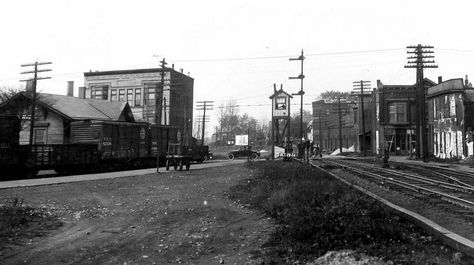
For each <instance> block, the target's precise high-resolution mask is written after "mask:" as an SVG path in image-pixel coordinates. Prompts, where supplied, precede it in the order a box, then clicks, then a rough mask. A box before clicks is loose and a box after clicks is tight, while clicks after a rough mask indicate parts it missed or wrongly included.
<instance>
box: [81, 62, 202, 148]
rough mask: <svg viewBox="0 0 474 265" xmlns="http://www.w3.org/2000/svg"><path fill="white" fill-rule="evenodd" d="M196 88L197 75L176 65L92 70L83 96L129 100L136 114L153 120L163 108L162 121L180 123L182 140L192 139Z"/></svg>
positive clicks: (171, 124)
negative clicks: (186, 71) (195, 77)
mask: <svg viewBox="0 0 474 265" xmlns="http://www.w3.org/2000/svg"><path fill="white" fill-rule="evenodd" d="M162 73H164V77H163V79H164V83H163V85H162V84H161V80H162V76H161V74H162ZM193 89H194V79H193V78H191V77H189V76H187V75H185V74H183V73H182V71H180V72H178V71H175V70H174V67H172V68H164V69H162V68H149V69H132V70H116V71H94V72H93V71H90V72H85V73H84V87H83V88H80V89H79V97H84V98H89V99H100V100H106V101H109V102H127V103H128V105H129V106H130V108H131V110H132V112H133V114H134V116H135V117H136V118H138V119H140V120H144V121H148V122H150V123H157V122H156V121H155V117H156V116H159V115H156V114H157V113H156V111H159V109H161V121H160V122H159V124H161V125H170V126H173V127H177V128H178V135H180V136H181V139H179V140H182V141H183V142H184V143H191V138H192V117H193ZM157 99H158V100H159V101H160V102H157ZM157 104H158V106H157Z"/></svg>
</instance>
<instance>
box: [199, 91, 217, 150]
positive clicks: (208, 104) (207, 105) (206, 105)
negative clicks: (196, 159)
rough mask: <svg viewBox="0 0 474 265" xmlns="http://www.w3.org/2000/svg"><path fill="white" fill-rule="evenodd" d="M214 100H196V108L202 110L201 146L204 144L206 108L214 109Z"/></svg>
mask: <svg viewBox="0 0 474 265" xmlns="http://www.w3.org/2000/svg"><path fill="white" fill-rule="evenodd" d="M213 104H214V101H209V100H204V101H196V107H197V108H196V110H202V111H203V114H202V128H201V129H202V133H201V146H203V145H204V128H205V125H206V110H213V109H214V105H213Z"/></svg>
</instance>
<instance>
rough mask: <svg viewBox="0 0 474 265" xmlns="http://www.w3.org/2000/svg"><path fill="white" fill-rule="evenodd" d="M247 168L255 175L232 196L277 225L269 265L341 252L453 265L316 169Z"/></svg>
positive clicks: (425, 240) (433, 245) (375, 205)
mask: <svg viewBox="0 0 474 265" xmlns="http://www.w3.org/2000/svg"><path fill="white" fill-rule="evenodd" d="M248 166H249V167H251V169H252V171H253V172H254V173H253V174H252V176H251V177H250V178H249V179H247V180H245V181H244V182H242V183H240V184H239V185H238V186H235V187H233V188H232V190H231V194H232V196H233V197H234V198H235V199H238V200H240V202H242V203H245V204H250V205H251V206H252V207H255V208H257V209H260V210H262V211H263V212H265V213H266V214H268V215H269V216H271V217H272V218H273V219H274V220H275V222H276V224H277V229H276V231H275V233H274V234H273V235H272V237H271V240H270V242H268V244H267V246H269V248H268V249H270V252H269V253H268V255H267V257H266V258H267V260H266V264H281V263H291V262H294V261H295V260H299V261H307V260H312V259H314V258H315V257H319V256H321V255H323V254H325V253H326V252H327V251H331V250H341V249H353V250H356V251H359V252H362V253H366V254H369V255H373V256H378V257H384V258H385V259H387V260H391V261H393V262H395V263H396V264H420V262H422V263H423V264H424V263H425V262H428V263H429V264H448V263H449V256H448V254H450V253H445V256H443V252H446V250H445V248H442V247H441V245H439V244H438V243H437V242H436V241H434V240H433V239H432V238H431V237H429V236H427V235H425V234H424V233H423V232H422V231H421V230H420V229H419V228H417V227H416V226H414V225H413V224H411V223H409V222H407V221H406V220H404V219H402V218H400V217H399V216H397V215H394V214H392V213H391V212H389V211H388V209H387V208H386V207H384V206H383V205H382V204H380V203H379V202H377V201H375V200H373V199H372V198H369V197H367V196H365V195H364V194H362V193H360V192H359V191H356V190H353V189H351V188H349V187H348V186H347V185H345V184H342V183H340V182H338V181H336V180H335V179H333V178H332V177H331V176H328V175H326V174H325V173H324V172H322V171H320V170H318V169H313V168H311V167H309V166H307V165H302V164H300V163H296V162H293V163H281V162H275V161H266V162H260V163H250V164H249V165H248ZM426 245H429V246H430V247H429V248H426V247H425V246H426ZM440 249H441V250H442V251H440ZM440 252H441V254H440ZM439 257H441V258H439ZM439 260H442V262H441V263H438V261H439ZM430 262H432V263H430Z"/></svg>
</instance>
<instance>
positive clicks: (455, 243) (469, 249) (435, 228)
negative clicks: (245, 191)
mask: <svg viewBox="0 0 474 265" xmlns="http://www.w3.org/2000/svg"><path fill="white" fill-rule="evenodd" d="M310 165H311V167H313V168H318V169H320V170H322V171H323V172H325V173H327V174H329V175H331V176H332V177H334V178H336V179H337V180H339V181H341V182H343V183H344V184H346V185H348V186H350V187H353V188H355V189H357V190H359V191H361V192H363V193H364V194H366V195H368V196H370V197H372V198H374V199H375V200H377V201H379V202H381V203H383V204H384V205H386V206H387V207H389V208H390V209H391V210H392V211H394V212H397V213H400V214H401V215H403V216H404V217H406V218H407V219H409V220H410V221H412V222H414V223H415V224H417V225H419V226H420V227H421V228H422V229H423V230H425V231H426V232H427V233H429V234H431V235H433V237H435V238H437V239H438V240H440V241H441V242H442V243H443V244H446V245H447V246H449V247H451V248H452V249H454V250H458V251H460V252H462V253H464V254H465V255H466V256H469V257H470V258H474V242H473V241H471V240H469V239H467V238H465V237H462V236H461V235H458V234H456V233H454V232H452V231H450V230H448V229H446V228H444V227H442V226H440V225H438V224H436V223H435V222H433V221H431V220H430V219H428V218H426V217H424V216H421V215H419V214H418V213H415V212H412V211H410V210H407V209H405V208H402V207H400V206H398V205H396V204H393V203H391V202H389V201H387V200H386V199H384V198H382V197H380V196H378V195H376V194H374V193H372V192H371V191H369V190H367V189H365V188H362V187H360V186H357V185H354V184H352V183H350V182H348V181H346V180H345V179H342V178H341V177H339V176H337V175H335V174H333V173H331V172H329V171H327V170H325V169H323V168H320V167H318V166H316V165H313V164H311V163H310Z"/></svg>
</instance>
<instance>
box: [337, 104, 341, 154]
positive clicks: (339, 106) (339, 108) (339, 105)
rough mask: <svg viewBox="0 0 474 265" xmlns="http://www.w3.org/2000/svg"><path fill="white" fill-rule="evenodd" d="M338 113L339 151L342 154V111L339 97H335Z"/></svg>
mask: <svg viewBox="0 0 474 265" xmlns="http://www.w3.org/2000/svg"><path fill="white" fill-rule="evenodd" d="M337 105H338V113H339V153H341V154H342V111H341V97H338V98H337Z"/></svg>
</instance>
